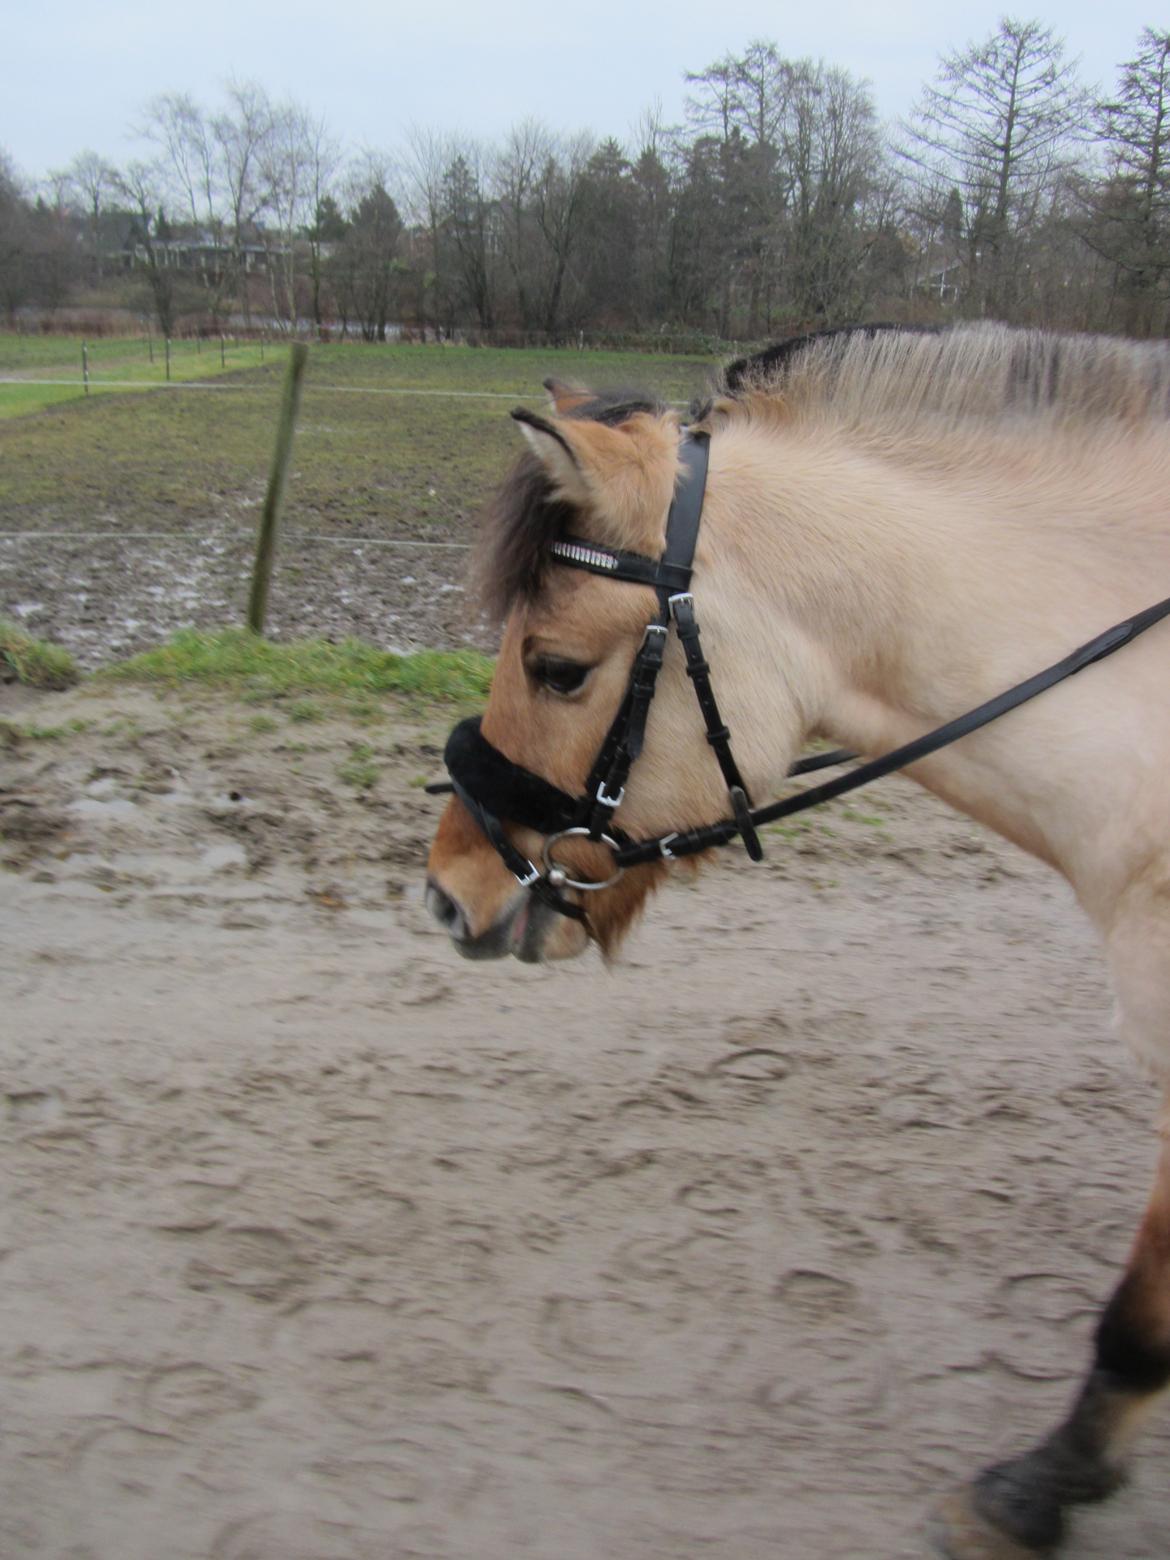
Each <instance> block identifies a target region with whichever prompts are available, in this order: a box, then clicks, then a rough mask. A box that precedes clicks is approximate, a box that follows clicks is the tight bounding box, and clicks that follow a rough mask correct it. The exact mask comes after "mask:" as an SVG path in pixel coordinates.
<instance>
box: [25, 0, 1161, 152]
mask: <svg viewBox="0 0 1170 1560" xmlns="http://www.w3.org/2000/svg"><path fill="white" fill-rule="evenodd" d="M1157 10H1158V5H1157V4H1156V0H1110V3H1108V4H1103V3H1102V0H1062V3H1061V4H1060V5H1054V4H1053V3H1052V0H1048V3H1047V8H1046V9H1039V8H1037V9H1032V7H1031V6H1029V5H1028V4H1026V3H1025V4H1023V5H1020V6H1018V7H1016V6H1013V7H1012V10H1011V14H1013V15H1016V16H1020V17H1025V18H1026V17H1031V16H1035V17H1037V18H1038V19H1039V20H1041V21H1042V22H1043V23H1044V24H1045V25H1048V26H1051V27H1053V28H1054V30H1055V31H1056V32H1057V34H1058V35H1060V36H1062V37H1063V38H1064V39H1065V40H1066V42H1067V45H1068V50H1069V53H1070V55H1072V56H1074V57H1075V56H1078V55H1079V56H1080V57H1081V73H1082V78H1083V79H1084V80H1085V82H1086V83H1087V84H1089V85H1094V84H1101V85H1104V86H1111V85H1112V84H1113V82H1114V81H1115V79H1116V67H1117V64H1118V62H1119V61H1121V60H1124V59H1128V58H1130V57H1131V56H1132V55H1133V54H1134V53H1135V52H1136V49H1135V45H1136V42H1137V38H1138V34H1139V33H1140V31H1141V29H1142V27H1143V26H1152V25H1162V26H1164V25H1165V17H1164V16H1163V17H1159V16H1158V15H1157ZM1003 12H1004V6H1003V5H1002V4H994V3H993V4H984V3H982V0H955V3H954V4H952V5H949V6H940V5H938V4H937V3H936V0H880V3H875V0H820V3H817V4H809V3H807V0H806V3H804V4H801V5H794V4H784V3H782V0H771V3H767V0H625V3H624V4H617V5H613V4H605V3H602V0H586V3H585V4H580V3H578V4H566V3H564V0H562V3H561V4H559V5H557V4H553V3H549V0H544V3H537V0H495V3H493V4H488V3H486V0H430V3H428V0H410V3H409V4H405V3H402V0H332V3H331V4H322V3H321V0H315V3H313V4H309V3H308V0H280V3H274V0H198V3H197V4H194V5H183V6H178V5H173V4H172V5H168V4H167V3H166V0H162V3H160V0H103V3H102V4H100V5H98V4H95V3H94V0H54V3H53V4H52V5H49V6H44V8H42V5H40V4H34V3H33V0H15V4H14V5H12V6H11V7H10V8H9V10H8V15H7V17H6V20H5V25H4V46H3V51H2V54H0V149H3V150H4V151H6V152H7V153H8V154H9V156H10V157H11V158H12V160H13V161H14V162H15V164H16V166H17V168H18V170H19V171H20V172H22V173H23V174H24V175H25V176H26V177H27V178H29V179H30V180H34V181H35V180H37V179H39V178H41V177H43V176H44V175H45V174H46V173H47V172H48V171H49V170H50V169H52V168H61V167H64V166H65V165H66V164H68V163H69V162H70V160H71V159H72V158H73V156H74V155H75V154H76V153H77V152H79V151H82V150H84V149H87V148H92V149H93V150H94V151H96V152H99V153H100V154H101V155H102V156H104V157H106V158H107V159H109V160H110V161H111V162H114V163H122V162H126V161H129V160H130V159H131V158H132V157H134V156H136V155H139V156H140V155H142V153H143V150H144V148H143V146H142V144H141V143H140V142H138V141H136V139H135V138H134V136H133V133H132V131H133V125H134V121H135V117H136V114H137V113H138V112H139V110H140V109H141V106H142V105H143V104H144V103H145V102H146V101H147V100H148V99H149V98H150V97H151V96H152V95H154V94H155V93H159V92H187V93H189V94H190V95H191V96H192V97H194V98H195V100H196V101H197V102H199V103H201V104H202V105H204V106H206V107H214V106H215V105H216V103H217V101H218V95H219V89H220V88H221V86H222V84H223V82H224V81H225V80H226V79H227V78H228V77H230V76H235V77H236V78H237V79H240V80H248V79H254V80H256V81H259V82H260V83H261V84H262V85H263V86H264V87H266V88H267V90H268V92H269V94H270V95H271V96H272V97H273V98H277V99H288V98H291V99H295V100H297V101H298V102H301V103H303V104H304V105H305V106H306V107H307V108H309V109H311V110H312V111H313V113H314V114H316V115H318V116H323V117H324V118H325V120H326V121H327V124H328V126H329V128H330V130H331V131H332V133H333V134H334V135H335V136H336V137H337V138H338V139H339V140H340V141H341V142H342V143H343V145H345V146H346V148H348V149H351V150H353V151H358V150H360V149H363V148H371V149H378V150H385V151H387V152H390V153H392V154H393V153H394V152H395V150H396V149H397V148H399V147H401V146H402V145H403V144H404V143H405V141H406V137H407V135H408V133H409V130H410V128H411V127H412V126H418V127H422V128H427V129H433V130H440V131H458V132H463V133H467V134H471V135H475V136H478V137H481V138H483V139H485V140H489V141H490V140H492V139H493V138H496V137H499V136H501V135H502V134H503V132H505V131H506V130H507V128H508V126H509V125H512V124H514V123H516V122H518V121H519V120H521V119H525V118H528V117H533V118H536V119H539V120H542V121H544V122H545V123H546V124H547V125H548V126H549V127H550V128H551V129H553V130H557V131H566V132H573V131H578V130H591V131H593V132H594V133H595V134H597V135H599V136H605V135H613V136H616V137H617V138H618V139H619V140H621V141H629V140H631V139H632V132H633V130H634V127H635V126H636V124H637V121H638V120H639V118H640V116H641V115H642V112H643V110H645V109H647V108H649V107H651V106H653V105H654V104H655V103H660V104H661V108H662V117H663V120H664V122H665V123H667V124H676V123H680V122H681V121H682V118H683V104H684V98H685V94H686V91H687V88H686V85H685V83H684V81H683V76H684V74H685V72H686V71H688V70H690V71H699V70H702V69H703V67H704V66H706V65H708V64H710V63H712V62H713V61H714V60H717V59H719V58H721V57H722V56H723V55H725V54H729V53H730V54H734V53H738V52H740V51H741V50H742V49H743V48H744V47H745V46H746V45H747V44H748V43H749V42H750V41H751V40H752V39H755V38H764V39H768V40H770V41H773V42H775V43H776V44H777V45H778V46H779V49H780V52H781V53H782V54H784V55H786V56H788V57H789V58H802V57H805V56H812V57H813V58H822V59H824V60H825V61H826V62H828V63H830V64H833V65H840V66H844V67H845V68H846V69H847V70H849V71H851V72H852V73H853V74H854V75H855V76H858V77H864V78H866V79H868V80H869V82H870V83H871V84H872V87H873V90H874V96H875V99H876V102H877V105H878V110H879V112H880V113H881V114H882V115H883V116H884V117H886V118H894V117H896V116H897V115H899V114H904V113H906V112H907V111H908V109H909V108H910V106H911V104H912V102H913V100H914V98H915V96H916V95H917V93H918V91H919V89H920V87H921V86H922V84H923V82H924V81H927V80H929V79H930V78H931V77H932V76H933V75H934V72H935V68H936V65H937V62H938V58H939V55H940V54H941V53H943V52H945V51H947V50H951V49H956V48H961V47H962V46H963V45H964V44H966V43H968V42H970V41H973V40H979V39H983V38H985V37H987V36H988V35H989V34H990V33H991V32H993V31H994V29H995V27H996V24H997V22H998V20H999V18H1000V16H1001V15H1002V14H1003Z"/></svg>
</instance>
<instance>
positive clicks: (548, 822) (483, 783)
mask: <svg viewBox="0 0 1170 1560" xmlns="http://www.w3.org/2000/svg"><path fill="white" fill-rule="evenodd" d="M443 761H444V763H445V764H446V766H447V772H448V774H449V775H450V776H451V778H452V780H454V781H455V782H456V783H457V784H458V785H459V787H460V788H461V789H462V790H463V791H466V792H467V793H468V795H470V796H474V797H475V799H476V801H478V802H479V803H480V804H481V805H482V806H483V807H485V808H486V809H487V810H488V812H490V813H494V814H495V815H496V817H497V818H511V819H514V820H515V821H516V822H518V823H523V824H526V825H527V826H528V827H529V828H530V829H535V830H536V832H537V833H538V834H559V833H560V832H561V831H562V830H563V829H570V828H572V827H573V825H574V824H575V823H576V822H577V814H578V811H579V809H580V802H579V800H577V799H576V798H574V797H572V796H570V795H569V794H568V793H567V792H566V791H560V790H558V789H557V787H556V786H555V785H553V784H552V783H551V782H550V781H548V780H543V779H542V778H541V777H540V775H534V774H533V773H532V771H531V769H524V768H523V767H522V766H521V765H520V764H514V763H513V762H512V760H511V759H510V758H505V757H504V755H503V753H501V752H500V750H499V748H497V747H493V746H492V744H491V743H490V742H489V741H488V739H487V738H486V737H485V736H484V734H483V732H482V731H481V730H480V716H478V715H470V716H469V717H468V718H467V719H466V720H461V721H460V722H459V724H458V725H457V726H456V727H455V729H454V731H452V733H451V735H450V736H449V737H448V738H447V747H446V750H445V752H444V754H443Z"/></svg>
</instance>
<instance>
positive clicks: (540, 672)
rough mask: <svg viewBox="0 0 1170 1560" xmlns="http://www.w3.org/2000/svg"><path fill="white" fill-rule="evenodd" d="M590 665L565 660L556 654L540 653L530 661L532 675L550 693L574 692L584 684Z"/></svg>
mask: <svg viewBox="0 0 1170 1560" xmlns="http://www.w3.org/2000/svg"><path fill="white" fill-rule="evenodd" d="M591 670H592V668H591V667H588V666H584V665H582V663H581V662H580V661H566V660H563V659H562V658H561V657H560V656H556V655H542V656H541V657H540V658H539V660H536V661H534V662H533V663H532V675H533V677H534V678H535V679H536V681H537V682H538V683H539V684H540V685H541V687H542V688H547V689H548V690H549V692H550V693H561V694H569V693H576V692H577V691H578V689H580V688H583V687H584V686H585V679H586V678H587V677H588V676H589V673H590V671H591Z"/></svg>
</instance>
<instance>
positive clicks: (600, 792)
mask: <svg viewBox="0 0 1170 1560" xmlns="http://www.w3.org/2000/svg"><path fill="white" fill-rule="evenodd" d="M625 794H626V788H625V786H624V785H623V786H622V788H621V790H620V791H619V792H618V794H617V795H616V796H611V795H610V794H609V792H608V791H607V790H606V789H605V781H604V780H603V781H602V782H601V784H600V785H599V786H598V787H597V795H596V796H595V797H594V798H593V800H594V801H595V802H596V803H597V805H598V806H599V807H611V808H615V809H616V808H618V807H620V806H621V805H622V802H623V800H624V799H625Z"/></svg>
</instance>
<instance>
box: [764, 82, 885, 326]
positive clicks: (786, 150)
mask: <svg viewBox="0 0 1170 1560" xmlns="http://www.w3.org/2000/svg"><path fill="white" fill-rule="evenodd" d="M781 155H782V159H783V162H784V164H785V167H786V169H787V172H788V176H789V178H790V180H791V196H790V206H791V210H790V215H789V220H788V223H787V226H786V230H785V239H786V242H785V253H784V260H785V273H786V279H787V286H788V290H789V295H790V298H791V301H792V304H793V306H794V307H795V310H796V313H797V317H798V318H800V319H801V320H802V321H809V322H816V323H819V324H834V323H837V322H839V321H841V320H844V319H849V318H856V317H857V316H858V315H859V314H861V313H862V312H863V311H864V307H865V304H866V302H867V301H868V300H867V298H866V295H865V285H864V284H865V280H866V274H867V273H866V271H865V268H864V266H863V264H862V262H863V259H864V257H865V255H866V253H867V252H868V249H869V247H870V245H871V243H872V241H873V238H874V236H875V233H876V232H877V231H878V230H879V229H878V227H876V226H875V225H874V224H873V223H872V222H869V221H867V216H869V215H870V213H869V211H868V207H869V204H870V201H871V197H873V196H874V194H875V193H876V192H877V191H878V190H879V188H880V187H881V184H880V173H881V168H882V161H883V156H882V145H881V138H880V136H879V134H878V129H877V115H876V113H875V110H874V106H873V100H872V98H871V97H870V95H869V91H868V88H867V87H865V86H864V85H863V84H862V83H860V82H858V81H856V80H855V79H854V78H853V77H852V76H851V75H850V74H849V72H848V71H844V70H839V69H837V68H836V67H829V66H825V65H823V64H820V63H818V64H813V63H812V62H811V61H809V60H804V61H801V62H800V63H799V64H797V65H794V66H792V67H791V85H790V91H789V100H788V112H787V114H786V116H785V123H784V129H783V141H782V152H781Z"/></svg>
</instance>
